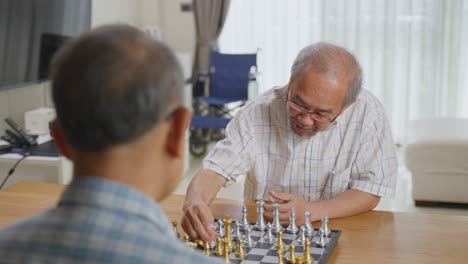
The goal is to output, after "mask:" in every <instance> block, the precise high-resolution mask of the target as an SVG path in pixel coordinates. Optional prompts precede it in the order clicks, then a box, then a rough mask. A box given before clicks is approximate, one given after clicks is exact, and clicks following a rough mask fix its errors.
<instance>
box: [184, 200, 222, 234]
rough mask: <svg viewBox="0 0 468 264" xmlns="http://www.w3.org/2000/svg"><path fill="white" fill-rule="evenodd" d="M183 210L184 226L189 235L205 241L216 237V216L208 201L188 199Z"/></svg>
mask: <svg viewBox="0 0 468 264" xmlns="http://www.w3.org/2000/svg"><path fill="white" fill-rule="evenodd" d="M183 211H184V216H183V217H182V228H183V229H184V230H185V232H186V233H187V234H188V235H189V237H191V238H192V239H201V240H203V241H213V240H215V239H216V236H217V234H216V232H215V230H214V229H213V227H212V224H213V223H214V218H213V214H212V213H211V211H210V208H209V206H208V204H207V203H205V202H204V201H201V200H195V201H193V200H192V201H190V200H186V201H185V204H184V208H183Z"/></svg>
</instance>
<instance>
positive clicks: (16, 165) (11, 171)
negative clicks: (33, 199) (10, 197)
mask: <svg viewBox="0 0 468 264" xmlns="http://www.w3.org/2000/svg"><path fill="white" fill-rule="evenodd" d="M27 157H29V152H26V153H24V154H23V157H21V159H19V160H18V161H16V163H15V165H13V167H12V168H11V169H10V170H9V171H8V174H7V176H6V177H5V179H4V180H3V182H2V184H1V185H0V190H1V189H3V186H4V185H5V183H6V181H7V180H8V178H10V176H11V175H12V174H13V173H14V172H15V169H16V167H18V165H19V164H20V162H21V161H23V160H24V159H25V158H27Z"/></svg>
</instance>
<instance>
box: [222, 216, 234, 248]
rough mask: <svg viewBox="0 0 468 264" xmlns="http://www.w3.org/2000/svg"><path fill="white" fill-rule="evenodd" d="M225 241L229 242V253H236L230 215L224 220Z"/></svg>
mask: <svg viewBox="0 0 468 264" xmlns="http://www.w3.org/2000/svg"><path fill="white" fill-rule="evenodd" d="M223 222H224V240H225V241H227V247H228V249H229V253H231V252H233V251H234V243H232V238H231V223H232V218H231V217H230V216H229V215H228V216H226V217H225V218H224V220H223Z"/></svg>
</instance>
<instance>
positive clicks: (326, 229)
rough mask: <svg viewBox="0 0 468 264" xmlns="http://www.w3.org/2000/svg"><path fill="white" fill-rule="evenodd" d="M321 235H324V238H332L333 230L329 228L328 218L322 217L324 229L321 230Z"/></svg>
mask: <svg viewBox="0 0 468 264" xmlns="http://www.w3.org/2000/svg"><path fill="white" fill-rule="evenodd" d="M319 232H320V233H323V235H324V236H326V237H328V236H330V233H331V230H330V228H328V216H326V215H324V216H322V227H320V230H319Z"/></svg>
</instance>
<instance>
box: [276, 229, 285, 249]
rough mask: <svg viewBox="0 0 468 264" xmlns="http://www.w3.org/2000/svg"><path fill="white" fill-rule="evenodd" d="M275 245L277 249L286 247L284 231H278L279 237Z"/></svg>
mask: <svg viewBox="0 0 468 264" xmlns="http://www.w3.org/2000/svg"><path fill="white" fill-rule="evenodd" d="M275 247H276V248H277V249H284V241H283V231H281V230H280V231H278V238H277V239H276V242H275Z"/></svg>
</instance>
